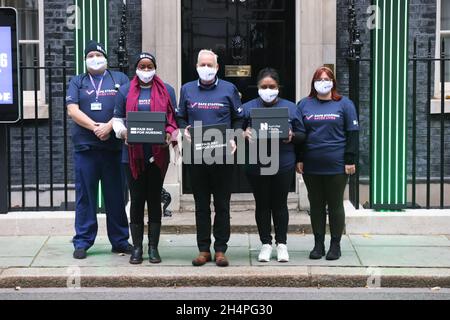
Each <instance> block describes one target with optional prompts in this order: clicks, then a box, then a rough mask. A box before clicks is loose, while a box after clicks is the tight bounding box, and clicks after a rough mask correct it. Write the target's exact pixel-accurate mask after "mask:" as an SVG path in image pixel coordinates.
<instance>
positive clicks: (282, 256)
mask: <svg viewBox="0 0 450 320" xmlns="http://www.w3.org/2000/svg"><path fill="white" fill-rule="evenodd" d="M277 259H278V262H289V253H288V248H287V246H286V245H285V244H279V245H277Z"/></svg>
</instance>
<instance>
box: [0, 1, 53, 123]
mask: <svg viewBox="0 0 450 320" xmlns="http://www.w3.org/2000/svg"><path fill="white" fill-rule="evenodd" d="M0 7H13V8H16V10H17V12H18V37H19V46H20V60H21V61H20V62H21V65H22V66H27V67H28V66H41V67H42V66H44V63H45V46H44V0H0ZM22 75H23V79H22V81H21V82H22V91H23V107H24V118H25V119H27V118H34V107H35V90H37V95H38V104H39V108H38V110H39V117H40V118H48V115H46V113H48V110H47V108H46V101H45V71H44V70H39V71H38V72H37V74H36V78H37V81H35V75H34V70H23V73H22ZM35 82H36V83H35Z"/></svg>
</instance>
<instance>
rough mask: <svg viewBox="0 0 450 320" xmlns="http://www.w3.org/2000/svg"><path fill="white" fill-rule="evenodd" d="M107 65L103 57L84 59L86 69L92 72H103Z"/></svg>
mask: <svg viewBox="0 0 450 320" xmlns="http://www.w3.org/2000/svg"><path fill="white" fill-rule="evenodd" d="M107 65H108V61H107V60H106V58H105V57H93V58H88V59H86V67H87V68H88V69H90V70H93V71H101V70H105V69H106V67H107Z"/></svg>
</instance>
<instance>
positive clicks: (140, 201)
mask: <svg viewBox="0 0 450 320" xmlns="http://www.w3.org/2000/svg"><path fill="white" fill-rule="evenodd" d="M125 170H126V173H127V179H128V187H129V188H130V196H131V208H130V222H131V223H132V224H139V225H143V224H144V209H145V203H146V202H147V208H148V212H149V213H148V217H149V222H150V223H161V216H162V209H161V191H162V187H163V180H162V177H161V170H160V169H159V168H158V166H157V165H156V164H154V163H153V164H147V165H146V168H145V171H144V172H142V173H141V175H140V176H139V177H138V179H137V180H135V179H134V178H133V175H132V174H131V169H130V166H129V165H126V168H125Z"/></svg>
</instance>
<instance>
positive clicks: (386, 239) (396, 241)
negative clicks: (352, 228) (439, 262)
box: [349, 235, 450, 247]
mask: <svg viewBox="0 0 450 320" xmlns="http://www.w3.org/2000/svg"><path fill="white" fill-rule="evenodd" d="M349 238H350V241H351V242H352V243H353V245H354V246H357V247H358V246H359V247H360V246H375V247H391V246H392V247H403V246H404V247H450V240H449V239H448V238H447V237H445V236H385V235H366V236H361V235H349Z"/></svg>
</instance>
